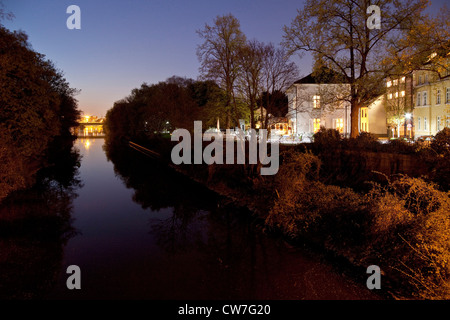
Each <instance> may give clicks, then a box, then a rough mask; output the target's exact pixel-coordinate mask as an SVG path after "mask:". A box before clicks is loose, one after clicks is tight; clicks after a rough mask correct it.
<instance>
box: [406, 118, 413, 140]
mask: <svg viewBox="0 0 450 320" xmlns="http://www.w3.org/2000/svg"><path fill="white" fill-rule="evenodd" d="M410 120H411V113H409V112H407V113H405V138H406V137H407V134H406V130H407V125H408V124H410ZM406 122H408V124H407V123H406ZM411 127H412V125H411Z"/></svg>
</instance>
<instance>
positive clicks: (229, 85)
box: [197, 14, 246, 128]
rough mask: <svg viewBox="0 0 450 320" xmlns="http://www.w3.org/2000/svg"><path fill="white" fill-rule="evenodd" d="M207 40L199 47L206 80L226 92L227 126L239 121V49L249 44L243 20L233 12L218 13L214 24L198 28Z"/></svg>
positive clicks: (201, 36)
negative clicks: (242, 28) (236, 92)
mask: <svg viewBox="0 0 450 320" xmlns="http://www.w3.org/2000/svg"><path fill="white" fill-rule="evenodd" d="M197 33H198V35H199V36H200V38H202V39H203V40H204V42H203V43H202V44H201V45H199V46H198V47H197V56H198V59H199V61H200V63H201V67H200V73H201V75H202V77H203V78H204V79H208V80H214V81H216V82H217V83H218V85H219V86H220V87H221V88H222V89H223V90H224V91H225V94H226V101H225V108H226V112H227V118H226V119H227V121H226V122H227V123H226V126H227V128H229V127H230V126H231V121H234V124H236V125H237V124H238V123H239V110H238V105H237V102H236V95H235V86H236V80H237V78H238V76H239V68H240V63H239V51H240V49H241V48H242V47H243V46H244V45H245V43H246V37H245V35H244V34H243V33H242V31H241V29H240V23H239V21H238V20H237V19H236V18H235V17H234V16H233V15H231V14H228V15H224V16H217V17H216V19H215V20H214V23H213V24H212V25H208V24H205V27H204V29H203V30H199V31H197Z"/></svg>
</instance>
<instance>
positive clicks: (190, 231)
mask: <svg viewBox="0 0 450 320" xmlns="http://www.w3.org/2000/svg"><path fill="white" fill-rule="evenodd" d="M103 144H104V140H103V139H90V140H86V139H84V140H83V139H79V140H77V141H76V145H75V147H76V148H78V149H79V151H80V153H81V155H82V161H81V167H80V169H79V179H80V180H81V186H80V187H79V188H77V189H76V190H74V193H76V196H74V197H73V199H72V200H71V203H70V205H68V206H67V207H68V208H69V209H68V210H69V211H70V216H71V220H70V224H71V228H73V232H72V235H71V236H70V237H69V238H68V239H66V240H65V241H63V242H62V244H61V245H59V246H54V245H53V244H49V241H50V242H51V240H45V241H42V244H40V245H39V246H44V247H45V248H48V247H51V248H52V249H46V250H42V252H44V253H45V254H43V255H42V256H44V257H46V258H45V259H41V260H42V261H41V260H39V261H38V262H36V264H35V265H33V268H31V270H30V269H26V268H25V267H24V268H23V269H24V270H25V269H26V271H23V270H22V271H20V272H19V271H18V274H15V273H14V271H12V270H9V276H8V278H7V279H8V284H4V285H3V286H4V287H5V286H13V285H15V281H16V282H20V286H21V287H22V288H24V289H23V290H28V291H29V292H32V293H33V294H32V296H33V297H37V298H43V299H166V300H175V299H177V300H179V299H183V300H185V299H188V300H195V299H208V300H211V299H212V300H218V299H233V300H236V299H250V300H260V299H270V300H275V299H276V300H280V299H287V300H298V299H307V300H322V299H327V300H329V299H339V300H341V299H379V296H378V295H376V294H375V293H374V292H372V291H370V290H368V289H367V288H366V287H365V281H359V280H358V281H357V280H354V278H353V277H349V276H348V275H344V274H342V273H341V272H339V271H337V269H336V268H334V267H332V266H331V265H330V264H329V263H328V262H326V261H324V259H322V258H321V257H320V255H318V254H316V253H314V252H312V251H310V250H308V249H306V248H299V247H295V246H292V245H289V244H288V243H286V242H285V241H283V240H282V239H280V238H279V237H276V236H271V235H267V234H266V233H265V232H264V231H263V228H262V227H261V225H259V224H258V223H257V222H256V221H255V219H254V218H252V217H251V216H250V215H249V214H247V213H246V212H243V211H242V210H238V209H235V208H233V207H232V206H230V205H229V204H227V203H226V202H225V201H223V199H221V198H220V197H218V196H217V195H215V194H213V193H212V192H210V191H208V190H206V189H204V188H203V187H202V186H198V185H196V184H195V183H193V182H192V181H190V180H188V179H186V178H184V177H182V176H179V175H178V174H177V173H175V172H172V171H171V170H170V169H168V168H164V167H163V166H161V165H159V164H157V163H154V162H152V160H150V159H147V158H145V156H143V155H141V154H139V153H138V152H136V151H134V150H130V152H129V153H128V152H127V153H126V154H124V155H122V154H121V153H118V155H116V156H115V159H112V160H111V159H108V157H107V156H106V154H105V151H104V150H103ZM14 241H16V240H15V238H8V239H7V240H1V241H0V244H1V245H3V246H4V247H6V248H8V250H9V251H8V252H16V251H17V250H16V249H14V248H16V247H17V245H16V243H14ZM17 241H18V240H17ZM22 243H23V242H22ZM30 243H31V242H30ZM33 243H34V242H33ZM33 245H35V244H33ZM8 246H9V247H8ZM55 248H57V249H55ZM13 249H14V250H15V251H14V250H13ZM20 250H22V251H23V252H27V250H28V251H30V250H31V249H27V248H25V247H24V246H22V247H21V249H20ZM33 250H34V252H37V251H36V249H35V248H34V249H33ZM5 252H6V251H5ZM39 252H40V251H39ZM49 252H51V253H49ZM4 259H6V258H4ZM52 259H54V260H55V261H53V260H52ZM44 260H45V261H44ZM19 261H20V260H19ZM49 261H51V263H50V262H49ZM24 264H25V262H24ZM70 265H76V266H78V267H79V268H80V271H81V278H80V283H81V289H79V290H78V289H73V290H69V289H68V288H67V286H66V280H67V279H68V277H69V276H70V274H67V272H66V270H67V267H68V266H70ZM49 268H50V269H51V272H47V273H49V274H50V275H47V273H46V272H45V271H40V270H41V269H46V270H47V269H49ZM20 269H22V268H20ZM24 274H26V276H27V277H28V278H29V279H35V278H36V277H44V276H43V274H46V275H45V277H47V278H46V279H47V280H45V283H46V284H45V290H44V289H42V290H41V287H43V286H44V285H42V284H41V283H34V282H33V281H31V282H33V283H31V284H28V283H27V282H25V281H24ZM15 277H17V279H15ZM19 278H20V279H19ZM356 278H358V277H356ZM356 278H355V279H356ZM359 278H360V279H364V276H363V277H359ZM41 282H42V281H41ZM29 286H35V287H33V288H29ZM30 295H31V293H30ZM19 296H20V297H22V296H21V295H19ZM25 297H26V295H25Z"/></svg>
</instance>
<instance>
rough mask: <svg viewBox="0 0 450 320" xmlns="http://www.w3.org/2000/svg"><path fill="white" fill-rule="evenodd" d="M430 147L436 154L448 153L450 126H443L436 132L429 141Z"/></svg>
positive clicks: (449, 151)
mask: <svg viewBox="0 0 450 320" xmlns="http://www.w3.org/2000/svg"><path fill="white" fill-rule="evenodd" d="M431 148H432V149H433V150H434V151H436V152H437V153H438V154H442V155H449V154H450V128H447V127H445V128H444V129H442V130H441V131H439V132H438V133H437V134H436V136H435V137H434V140H433V141H432V142H431Z"/></svg>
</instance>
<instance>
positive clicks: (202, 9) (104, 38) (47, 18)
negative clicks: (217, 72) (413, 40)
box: [3, 0, 445, 116]
mask: <svg viewBox="0 0 450 320" xmlns="http://www.w3.org/2000/svg"><path fill="white" fill-rule="evenodd" d="M435 2H436V3H435ZM444 2H445V0H436V1H433V4H432V5H433V7H441V6H442V4H443V3H444ZM302 3H303V1H302V0H277V1H275V0H222V1H217V0H189V1H188V0H128V1H124V0H120V1H119V0H110V1H99V0H71V1H65V0H45V1H37V0H3V4H4V5H5V8H4V9H5V10H6V11H7V12H8V11H10V12H12V13H13V14H14V15H15V18H14V19H13V21H3V24H4V25H5V26H6V27H7V28H9V29H11V30H19V29H20V30H23V31H25V32H26V33H27V34H28V36H29V42H30V43H31V45H32V47H33V49H34V50H36V51H38V52H40V53H43V54H45V55H46V56H47V58H48V59H50V60H52V61H53V62H55V64H56V66H57V67H58V68H59V69H61V70H63V72H64V74H65V77H66V79H67V80H68V81H69V83H70V85H71V86H72V87H75V88H77V89H81V93H80V94H79V95H78V96H77V99H78V101H79V108H80V109H81V110H82V111H84V112H85V114H89V115H97V116H104V115H105V113H106V111H107V110H108V109H109V108H111V107H112V105H113V103H114V102H115V101H117V100H119V99H121V98H123V97H125V96H127V95H128V94H129V93H130V91H131V89H133V88H136V87H139V86H140V85H141V84H142V83H143V82H147V83H157V82H159V81H163V80H165V79H167V78H168V77H171V76H173V75H178V76H183V77H184V76H186V77H190V78H194V79H196V78H197V77H198V74H199V73H198V68H199V66H200V64H199V62H198V59H197V55H196V48H197V45H198V44H200V43H201V39H200V38H199V37H198V35H197V34H196V30H199V29H202V28H203V27H204V25H205V23H208V24H211V23H212V22H213V20H214V18H215V17H216V16H217V15H223V14H228V13H232V14H233V15H234V16H235V17H236V18H238V19H239V21H240V22H241V29H242V31H243V32H244V33H245V34H246V36H247V38H249V39H253V38H256V39H258V40H260V41H264V42H273V43H274V44H279V43H280V42H281V40H282V35H283V31H282V28H283V26H284V25H290V23H291V21H292V20H293V19H294V18H295V16H296V13H297V9H299V8H301V7H302ZM70 5H77V6H79V7H80V9H81V30H69V29H67V27H66V20H67V18H68V17H69V14H67V13H66V9H67V7H68V6H70ZM294 61H295V62H296V63H297V64H298V66H299V69H300V74H301V75H307V74H308V73H309V72H310V71H311V59H310V58H309V57H305V58H304V59H302V60H300V59H298V58H294Z"/></svg>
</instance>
